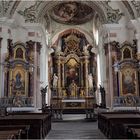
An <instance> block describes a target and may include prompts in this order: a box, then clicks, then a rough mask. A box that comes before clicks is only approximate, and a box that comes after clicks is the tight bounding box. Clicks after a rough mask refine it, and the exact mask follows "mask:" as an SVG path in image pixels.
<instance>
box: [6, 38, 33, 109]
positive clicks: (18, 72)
mask: <svg viewBox="0 0 140 140" xmlns="http://www.w3.org/2000/svg"><path fill="white" fill-rule="evenodd" d="M31 51H32V49H31V48H29V47H28V46H26V45H25V44H24V43H21V42H16V43H14V44H13V43H12V40H10V39H9V40H8V55H7V57H6V59H5V62H6V63H8V65H6V66H5V80H4V82H5V84H4V85H5V87H4V94H5V96H6V97H7V98H9V100H13V101H11V102H12V105H13V106H17V107H21V106H25V102H26V103H28V105H29V106H31V104H32V103H31V102H32V101H31V100H32V96H33V91H32V84H33V83H32V82H33V81H32V80H33V71H32V70H31V66H30V65H31V64H32V61H31V60H30V57H31V56H30V55H31ZM28 105H26V106H28Z"/></svg>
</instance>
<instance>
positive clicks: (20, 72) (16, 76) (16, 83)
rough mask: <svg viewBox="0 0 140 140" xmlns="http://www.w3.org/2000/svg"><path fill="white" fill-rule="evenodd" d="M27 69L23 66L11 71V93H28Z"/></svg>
mask: <svg viewBox="0 0 140 140" xmlns="http://www.w3.org/2000/svg"><path fill="white" fill-rule="evenodd" d="M26 90H27V71H25V69H23V68H22V67H21V66H17V67H15V68H14V69H13V70H12V71H11V85H10V91H11V92H10V93H11V95H21V96H23V95H25V94H26V93H27V91H26Z"/></svg>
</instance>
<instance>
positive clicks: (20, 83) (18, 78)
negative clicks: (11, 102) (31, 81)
mask: <svg viewBox="0 0 140 140" xmlns="http://www.w3.org/2000/svg"><path fill="white" fill-rule="evenodd" d="M21 87H22V81H21V74H20V72H18V73H17V74H16V81H15V88H16V89H20V88H21Z"/></svg>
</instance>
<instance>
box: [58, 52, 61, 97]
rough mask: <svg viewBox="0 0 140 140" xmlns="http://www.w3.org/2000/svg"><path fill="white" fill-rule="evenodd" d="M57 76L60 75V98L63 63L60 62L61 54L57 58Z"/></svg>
mask: <svg viewBox="0 0 140 140" xmlns="http://www.w3.org/2000/svg"><path fill="white" fill-rule="evenodd" d="M57 70H58V71H57V75H58V91H57V92H58V93H57V96H58V97H60V96H61V95H60V94H61V61H60V54H58V56H57Z"/></svg>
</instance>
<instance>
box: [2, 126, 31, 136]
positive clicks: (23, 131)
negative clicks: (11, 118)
mask: <svg viewBox="0 0 140 140" xmlns="http://www.w3.org/2000/svg"><path fill="white" fill-rule="evenodd" d="M29 129H30V125H0V131H11V130H21V134H20V139H28V137H29V136H28V134H29Z"/></svg>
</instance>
